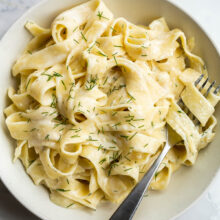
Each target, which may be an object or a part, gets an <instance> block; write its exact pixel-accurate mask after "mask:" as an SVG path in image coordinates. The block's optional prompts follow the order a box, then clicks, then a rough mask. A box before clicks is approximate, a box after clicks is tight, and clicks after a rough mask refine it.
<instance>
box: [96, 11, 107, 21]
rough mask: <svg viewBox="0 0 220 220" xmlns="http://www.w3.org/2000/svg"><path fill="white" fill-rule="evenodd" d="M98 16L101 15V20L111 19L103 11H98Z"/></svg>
mask: <svg viewBox="0 0 220 220" xmlns="http://www.w3.org/2000/svg"><path fill="white" fill-rule="evenodd" d="M97 16H98V17H99V20H101V19H102V18H104V19H107V20H109V18H107V17H105V16H103V11H98V13H97Z"/></svg>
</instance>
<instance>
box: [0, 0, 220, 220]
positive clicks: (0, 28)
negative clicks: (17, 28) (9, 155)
mask: <svg viewBox="0 0 220 220" xmlns="http://www.w3.org/2000/svg"><path fill="white" fill-rule="evenodd" d="M37 2H39V0H0V38H1V37H2V36H3V35H4V33H5V32H6V31H7V29H8V28H9V27H10V26H11V25H12V24H13V23H14V22H15V21H16V20H17V19H18V18H19V17H20V16H21V15H22V14H23V13H24V12H25V11H26V10H27V9H28V8H30V7H32V6H33V5H34V4H36V3H37ZM170 2H172V3H174V4H176V5H178V6H179V7H180V8H182V9H184V10H185V11H186V12H188V13H189V14H191V16H192V17H193V18H194V19H195V20H196V21H197V22H198V23H199V24H200V25H201V26H202V27H203V28H204V29H205V30H206V31H208V33H209V35H210V37H211V39H212V40H213V41H214V43H215V45H216V46H217V47H218V49H219V50H220V29H219V22H220V13H219V9H220V1H219V0H170ZM219 186H220V172H219V173H218V174H217V176H216V179H215V180H214V181H213V182H212V184H211V185H210V187H209V188H208V190H207V191H206V192H205V193H204V194H203V195H202V196H201V197H200V198H199V199H198V200H197V201H196V202H195V203H194V204H193V205H192V206H191V207H190V208H188V210H187V211H186V212H185V213H184V214H182V215H181V216H179V217H177V218H176V219H175V220H196V219H199V220H219V219H220V187H219ZM2 219H4V220H15V219H16V220H39V218H37V217H35V216H34V215H33V214H31V213H30V212H29V211H28V210H26V209H25V208H24V207H23V206H22V205H21V204H20V203H19V202H18V201H16V199H15V198H14V197H13V196H12V195H11V194H10V193H9V192H8V190H7V189H6V188H5V187H4V186H3V184H2V183H1V181H0V220H2Z"/></svg>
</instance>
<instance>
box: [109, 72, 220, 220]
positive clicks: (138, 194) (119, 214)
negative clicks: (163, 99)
mask: <svg viewBox="0 0 220 220" xmlns="http://www.w3.org/2000/svg"><path fill="white" fill-rule="evenodd" d="M203 77H204V74H202V75H200V77H199V78H198V79H197V80H196V81H195V82H194V84H195V86H198V84H199V83H200V82H201V80H202V79H203ZM208 80H209V77H207V78H206V80H205V81H204V82H203V84H202V86H201V87H200V88H199V91H200V92H202V90H203V89H204V87H205V86H206V84H207V82H208ZM215 83H216V81H214V82H212V83H211V84H210V86H209V88H208V89H207V90H206V91H204V96H205V97H207V96H208V94H209V93H210V91H211V89H212V87H213V86H214V84H215ZM219 90H220V85H219V86H217V87H216V89H215V90H214V92H213V93H214V94H217V93H218V91H219ZM177 103H178V104H179V105H182V108H184V109H185V112H186V114H189V113H190V110H189V109H188V108H187V107H186V106H185V107H184V103H183V101H182V99H180V100H179V101H178V102H177ZM192 120H193V122H194V124H195V125H199V124H200V122H199V120H198V119H197V118H196V117H195V116H193V119H192ZM172 146H173V145H172V144H171V142H170V139H169V136H168V128H167V125H166V143H165V146H164V148H163V150H162V151H161V153H160V155H159V156H158V158H157V159H156V160H155V161H154V163H153V164H152V166H151V167H150V169H149V170H148V171H147V173H146V174H145V175H144V177H143V178H142V180H141V181H140V182H139V183H138V184H137V185H136V186H135V187H134V189H133V190H132V191H131V193H130V194H129V195H128V196H127V198H126V199H125V200H124V201H123V202H122V203H121V205H120V206H119V207H118V209H117V210H116V211H115V213H114V214H113V215H112V216H111V218H110V220H131V219H132V218H133V216H134V214H135V212H136V210H137V208H138V206H139V205H140V203H141V200H142V199H143V196H144V194H145V192H146V190H147V188H148V186H149V184H150V182H151V180H152V178H153V177H154V176H155V173H156V171H157V169H158V167H159V166H160V164H161V162H162V161H163V159H164V157H165V156H166V154H167V153H168V152H169V150H170V149H171V148H172Z"/></svg>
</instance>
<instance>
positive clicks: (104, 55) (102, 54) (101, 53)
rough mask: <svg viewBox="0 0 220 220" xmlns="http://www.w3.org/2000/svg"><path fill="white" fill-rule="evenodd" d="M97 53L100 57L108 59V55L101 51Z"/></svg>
mask: <svg viewBox="0 0 220 220" xmlns="http://www.w3.org/2000/svg"><path fill="white" fill-rule="evenodd" d="M97 53H98V54H99V55H101V56H103V57H108V56H107V55H106V54H104V53H103V52H102V51H100V50H99V51H98V52H97Z"/></svg>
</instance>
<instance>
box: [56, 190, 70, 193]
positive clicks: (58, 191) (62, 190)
mask: <svg viewBox="0 0 220 220" xmlns="http://www.w3.org/2000/svg"><path fill="white" fill-rule="evenodd" d="M56 191H58V192H69V191H70V190H69V189H56Z"/></svg>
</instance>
